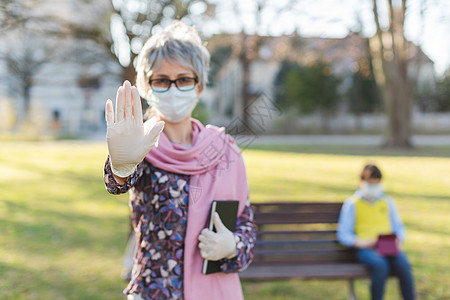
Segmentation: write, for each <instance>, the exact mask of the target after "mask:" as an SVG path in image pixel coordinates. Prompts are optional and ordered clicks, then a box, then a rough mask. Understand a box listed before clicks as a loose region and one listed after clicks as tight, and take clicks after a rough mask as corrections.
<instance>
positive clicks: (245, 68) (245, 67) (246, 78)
mask: <svg viewBox="0 0 450 300" xmlns="http://www.w3.org/2000/svg"><path fill="white" fill-rule="evenodd" d="M247 39H248V36H247V34H245V33H244V32H242V46H241V53H240V56H239V59H240V61H241V65H242V108H241V109H242V119H243V121H244V123H245V124H246V125H247V126H249V127H250V126H251V124H249V117H248V112H247V110H246V108H247V106H248V105H249V103H250V96H251V95H250V93H249V85H250V60H249V58H248V55H249V54H248V53H247V42H248V41H247Z"/></svg>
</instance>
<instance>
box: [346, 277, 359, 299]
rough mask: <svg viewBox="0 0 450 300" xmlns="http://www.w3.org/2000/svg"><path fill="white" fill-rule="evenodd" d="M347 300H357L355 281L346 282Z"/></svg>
mask: <svg viewBox="0 0 450 300" xmlns="http://www.w3.org/2000/svg"><path fill="white" fill-rule="evenodd" d="M348 287H349V289H348V299H349V300H358V298H356V294H355V281H354V280H353V279H350V280H349V281H348Z"/></svg>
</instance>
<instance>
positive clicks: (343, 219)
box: [337, 198, 358, 247]
mask: <svg viewBox="0 0 450 300" xmlns="http://www.w3.org/2000/svg"><path fill="white" fill-rule="evenodd" d="M357 238H358V237H357V236H356V234H355V202H354V201H353V199H352V198H349V199H347V200H346V201H345V202H344V204H343V205H342V208H341V212H340V213H339V220H338V225H337V239H338V241H339V243H341V244H343V245H345V246H348V247H351V246H353V244H354V243H355V241H356V240H357Z"/></svg>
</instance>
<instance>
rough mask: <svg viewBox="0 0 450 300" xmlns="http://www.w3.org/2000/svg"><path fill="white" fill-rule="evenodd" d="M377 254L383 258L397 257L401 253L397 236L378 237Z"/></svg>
mask: <svg viewBox="0 0 450 300" xmlns="http://www.w3.org/2000/svg"><path fill="white" fill-rule="evenodd" d="M376 249H377V252H378V253H379V254H381V255H383V256H397V255H398V253H399V252H400V251H399V249H398V244H397V236H396V235H395V234H393V233H392V234H380V235H379V236H378V240H377V245H376Z"/></svg>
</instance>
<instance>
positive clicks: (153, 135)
mask: <svg viewBox="0 0 450 300" xmlns="http://www.w3.org/2000/svg"><path fill="white" fill-rule="evenodd" d="M155 122H156V119H154V118H152V119H150V120H148V121H147V122H145V124H144V135H145V137H144V138H145V141H144V142H145V144H146V145H148V146H153V145H156V144H157V142H158V139H159V135H160V134H161V132H162V131H163V129H164V122H163V121H159V122H157V123H156V124H155ZM149 151H150V150H149Z"/></svg>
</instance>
